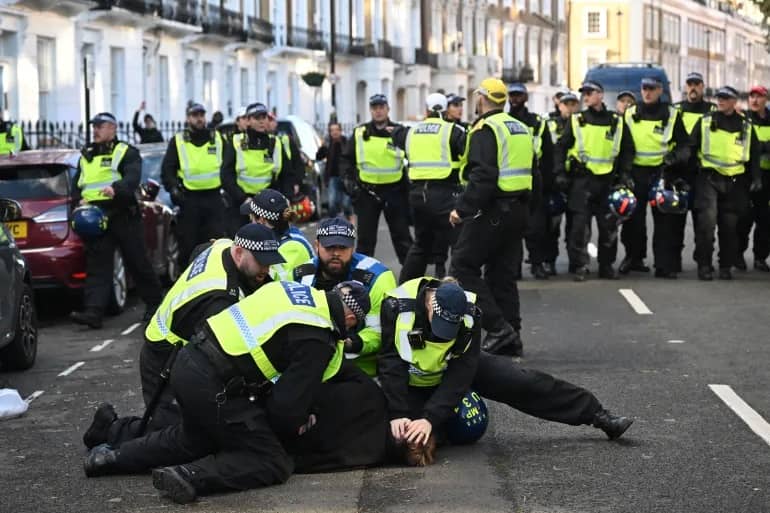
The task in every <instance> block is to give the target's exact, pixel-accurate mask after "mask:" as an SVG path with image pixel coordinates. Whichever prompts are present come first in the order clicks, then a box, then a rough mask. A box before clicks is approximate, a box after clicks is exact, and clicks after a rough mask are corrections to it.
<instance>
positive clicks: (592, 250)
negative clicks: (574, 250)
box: [588, 242, 599, 258]
mask: <svg viewBox="0 0 770 513" xmlns="http://www.w3.org/2000/svg"><path fill="white" fill-rule="evenodd" d="M598 254H599V250H598V249H596V244H594V243H593V242H589V243H588V256H590V257H591V258H596V256H597V255H598Z"/></svg>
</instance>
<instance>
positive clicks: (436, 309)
mask: <svg viewBox="0 0 770 513" xmlns="http://www.w3.org/2000/svg"><path fill="white" fill-rule="evenodd" d="M430 305H431V307H432V308H433V315H438V316H439V317H441V318H442V319H444V320H445V321H448V322H453V323H459V322H460V321H462V320H463V315H462V314H456V313H452V312H450V311H449V310H447V309H446V308H441V305H440V304H438V301H436V295H435V294H434V295H433V299H431V300H430Z"/></svg>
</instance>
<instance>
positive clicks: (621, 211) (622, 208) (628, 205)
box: [607, 187, 636, 222]
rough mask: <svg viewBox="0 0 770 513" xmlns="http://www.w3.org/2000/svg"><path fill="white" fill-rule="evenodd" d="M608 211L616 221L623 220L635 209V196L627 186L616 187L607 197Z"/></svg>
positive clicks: (629, 216)
mask: <svg viewBox="0 0 770 513" xmlns="http://www.w3.org/2000/svg"><path fill="white" fill-rule="evenodd" d="M607 201H608V203H609V208H610V212H611V213H612V215H613V216H615V217H616V218H617V219H618V221H620V222H623V221H626V220H628V219H630V218H631V215H632V214H633V213H634V210H635V209H636V196H634V193H633V191H631V189H628V188H627V187H618V188H616V189H615V190H613V191H612V192H611V193H610V195H609V196H608V197H607Z"/></svg>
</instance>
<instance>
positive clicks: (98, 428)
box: [83, 403, 118, 449]
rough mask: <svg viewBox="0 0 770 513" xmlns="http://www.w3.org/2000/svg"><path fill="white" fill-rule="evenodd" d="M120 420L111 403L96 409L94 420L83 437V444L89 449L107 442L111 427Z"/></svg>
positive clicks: (103, 404)
mask: <svg viewBox="0 0 770 513" xmlns="http://www.w3.org/2000/svg"><path fill="white" fill-rule="evenodd" d="M117 418H118V414H117V413H115V408H113V407H112V405H111V404H110V403H102V404H100V405H99V407H98V408H97V409H96V413H95V414H94V420H93V422H91V425H90V426H88V429H87V430H86V432H85V434H84V435H83V443H84V444H86V447H88V448H89V449H91V448H93V447H96V446H97V445H99V444H103V443H106V442H107V436H108V435H109V432H110V426H111V425H112V423H113V422H115V420H116V419H117Z"/></svg>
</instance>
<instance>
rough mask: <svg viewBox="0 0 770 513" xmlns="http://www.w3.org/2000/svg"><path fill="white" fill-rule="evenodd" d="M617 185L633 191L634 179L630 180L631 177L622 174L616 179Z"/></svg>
mask: <svg viewBox="0 0 770 513" xmlns="http://www.w3.org/2000/svg"><path fill="white" fill-rule="evenodd" d="M617 185H618V186H620V187H625V188H626V189H630V190H632V191H633V190H634V185H636V184H635V183H634V179H633V178H631V175H627V174H625V173H624V174H622V175H620V176H619V177H618V181H617Z"/></svg>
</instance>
